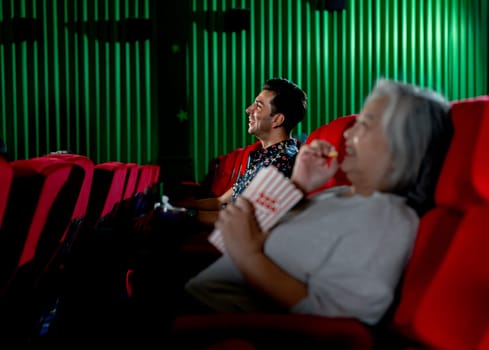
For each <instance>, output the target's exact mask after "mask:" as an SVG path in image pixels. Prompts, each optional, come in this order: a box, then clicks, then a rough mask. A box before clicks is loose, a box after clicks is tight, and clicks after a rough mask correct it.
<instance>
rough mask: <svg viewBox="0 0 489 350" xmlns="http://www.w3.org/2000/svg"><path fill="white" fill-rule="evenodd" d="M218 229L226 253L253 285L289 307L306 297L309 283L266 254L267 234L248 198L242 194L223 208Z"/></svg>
mask: <svg viewBox="0 0 489 350" xmlns="http://www.w3.org/2000/svg"><path fill="white" fill-rule="evenodd" d="M216 228H218V229H219V230H220V231H221V234H222V235H223V239H224V243H225V245H226V251H227V253H228V254H229V256H230V257H231V259H232V260H233V262H234V263H235V264H236V266H237V268H238V269H239V270H240V271H241V273H242V274H243V276H244V278H245V279H246V281H247V282H248V283H249V284H250V286H252V287H253V288H255V289H256V290H258V291H260V292H262V293H264V294H265V295H267V296H268V297H270V298H272V299H274V300H275V301H276V302H277V303H279V304H280V305H283V306H285V307H287V308H291V307H293V306H294V305H295V304H297V303H298V302H299V301H300V300H302V299H303V298H305V297H306V295H307V287H306V285H305V284H304V283H302V282H300V281H298V280H297V279H295V278H293V277H292V276H291V275H289V274H288V273H287V272H285V271H284V270H282V269H281V268H280V267H279V266H278V265H276V264H275V263H274V262H273V261H271V260H270V259H269V258H268V257H267V256H266V255H265V254H264V252H263V245H264V242H265V240H266V237H267V234H265V233H262V232H261V230H260V228H259V226H258V224H257V222H256V218H255V215H254V207H253V205H252V204H251V203H250V202H249V201H248V200H246V199H244V198H242V197H240V198H238V200H237V202H236V204H230V205H228V206H227V208H226V209H224V210H222V211H221V213H220V214H219V218H218V220H217V222H216Z"/></svg>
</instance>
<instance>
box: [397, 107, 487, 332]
mask: <svg viewBox="0 0 489 350" xmlns="http://www.w3.org/2000/svg"><path fill="white" fill-rule="evenodd" d="M488 108H489V100H488V99H487V98H485V97H480V98H474V99H467V100H462V101H457V102H455V103H453V104H452V110H451V115H452V120H453V125H454V134H453V138H452V141H451V144H450V148H449V150H448V153H447V156H446V158H445V161H444V164H443V168H442V171H441V174H440V177H439V180H438V183H437V188H436V192H435V203H436V207H435V208H434V209H432V210H431V211H429V212H428V213H427V214H425V215H424V216H423V217H422V218H421V222H420V227H419V230H418V235H417V238H416V242H415V246H414V249H413V253H412V256H411V259H410V262H409V264H408V266H407V268H406V271H405V274H404V278H403V281H402V284H401V289H400V302H399V305H398V306H397V308H396V309H395V312H394V316H393V319H392V324H391V325H392V328H393V329H394V330H395V332H396V333H398V334H400V335H403V336H405V337H408V338H412V339H417V338H419V335H418V334H416V330H415V329H414V324H413V322H414V320H415V319H416V318H417V316H416V315H417V314H418V312H419V310H420V305H421V303H422V302H423V299H424V298H425V297H426V292H427V290H428V288H429V287H430V285H431V284H432V280H433V278H434V276H435V275H436V274H437V273H438V270H439V268H440V266H441V264H442V263H443V261H444V259H445V257H446V254H447V251H448V249H449V248H450V246H451V245H452V241H453V239H454V237H455V234H456V233H457V229H458V227H459V225H460V224H461V222H462V220H463V218H464V216H465V215H466V212H467V209H468V208H469V207H470V206H471V205H473V204H474V203H481V202H482V201H483V198H482V197H481V195H480V193H479V192H478V191H477V189H476V185H475V183H474V181H473V176H472V169H473V167H474V159H475V155H476V144H477V142H478V141H477V140H478V139H480V137H481V125H482V123H483V120H484V119H487V109H488ZM457 235H458V233H457Z"/></svg>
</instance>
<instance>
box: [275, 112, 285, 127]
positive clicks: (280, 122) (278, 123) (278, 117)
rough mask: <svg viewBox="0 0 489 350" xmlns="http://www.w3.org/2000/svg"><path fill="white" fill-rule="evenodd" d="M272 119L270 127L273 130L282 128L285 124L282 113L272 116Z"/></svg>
mask: <svg viewBox="0 0 489 350" xmlns="http://www.w3.org/2000/svg"><path fill="white" fill-rule="evenodd" d="M272 118H273V121H272V126H273V127H274V128H278V127H280V126H282V125H283V124H284V122H285V115H283V114H282V113H277V114H274V115H273V116H272Z"/></svg>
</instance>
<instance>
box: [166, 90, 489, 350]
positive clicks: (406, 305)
mask: <svg viewBox="0 0 489 350" xmlns="http://www.w3.org/2000/svg"><path fill="white" fill-rule="evenodd" d="M451 115H452V118H453V124H454V136H453V139H452V143H451V146H450V149H449V151H448V154H447V157H446V159H445V162H444V166H443V169H442V172H441V175H440V178H439V180H438V183H437V188H436V193H435V202H436V206H435V208H433V209H432V210H430V211H429V212H428V213H427V214H425V215H424V216H423V217H422V218H421V223H420V227H419V231H418V236H417V240H416V243H415V247H414V251H413V254H412V257H411V260H410V262H409V264H408V266H407V268H406V271H405V273H404V275H403V279H402V281H401V283H400V285H399V288H398V296H397V300H396V302H395V303H394V304H393V305H392V308H391V310H389V312H388V313H387V314H386V316H385V318H384V320H383V321H382V322H381V323H380V324H379V325H378V326H377V327H374V328H370V327H367V326H366V325H364V324H362V323H361V322H359V321H358V320H356V319H354V318H328V317H321V316H314V315H298V314H261V313H248V314H242V313H225V314H212V315H183V316H180V317H178V318H177V319H176V321H175V322H174V324H173V334H174V336H175V341H176V343H177V344H179V345H180V346H181V347H193V348H207V349H229V348H233V349H261V348H308V349H309V348H328V349H362V350H365V349H367V350H368V349H403V350H407V349H410V350H416V349H447V350H451V349H453V350H463V349H477V350H487V349H489V312H488V311H489V298H488V296H489V264H488V261H487V254H488V251H489V225H488V218H489V152H488V151H487V150H488V149H489V96H479V97H475V98H469V99H464V100H460V101H454V102H453V103H452V110H451ZM352 119H354V116H348V117H345V118H337V119H335V121H333V122H331V123H329V124H328V125H324V126H322V127H320V128H318V129H317V130H315V131H314V132H313V133H312V134H311V135H310V136H309V139H308V141H306V142H310V141H311V140H312V139H313V138H321V139H326V140H328V141H330V142H331V143H333V144H334V145H335V146H336V148H337V149H338V150H340V152H341V151H342V147H341V143H342V142H343V141H342V137H343V136H342V135H343V131H344V130H345V129H346V128H347V127H348V126H349V125H351V124H350V123H351V122H352ZM340 157H341V154H340ZM337 176H339V178H335V179H334V180H332V181H333V183H329V184H325V185H324V186H325V187H328V186H331V185H334V184H341V183H343V182H344V181H345V178H343V176H344V174H338V175H337Z"/></svg>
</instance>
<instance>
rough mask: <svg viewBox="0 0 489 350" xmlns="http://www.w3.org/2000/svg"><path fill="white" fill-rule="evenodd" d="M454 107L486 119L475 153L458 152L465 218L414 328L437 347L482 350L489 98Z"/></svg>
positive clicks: (487, 268)
mask: <svg viewBox="0 0 489 350" xmlns="http://www.w3.org/2000/svg"><path fill="white" fill-rule="evenodd" d="M453 108H454V112H455V113H459V115H460V119H463V117H465V119H464V122H465V123H470V121H469V120H471V119H472V118H477V119H480V123H479V125H478V129H477V130H476V132H474V133H473V134H472V139H471V140H470V143H471V144H475V149H474V150H473V151H472V152H470V153H464V149H463V148H459V149H457V152H458V154H459V156H460V159H459V163H458V164H456V163H453V164H452V165H453V167H458V168H461V169H466V171H467V176H464V177H463V178H462V177H458V178H456V179H454V181H457V185H458V188H459V189H460V190H461V191H463V198H459V202H461V203H463V205H464V211H465V215H464V217H463V219H462V220H461V222H460V225H459V227H458V229H457V232H456V235H455V237H454V238H453V241H452V243H451V245H450V247H449V249H448V251H447V254H446V258H445V259H444V261H443V263H442V264H441V265H440V267H439V268H438V270H437V272H436V274H435V275H434V276H433V278H432V280H431V282H430V284H429V288H428V289H427V290H426V293H425V295H424V296H423V298H422V299H421V300H420V304H419V307H418V310H417V312H416V314H415V315H414V316H415V317H414V320H413V328H414V331H415V333H416V336H417V337H418V338H419V339H420V340H421V341H422V342H423V344H426V345H427V346H429V347H431V348H436V349H447V350H450V349H453V350H455V349H460V350H461V349H476V348H477V346H478V344H479V343H480V342H483V341H484V340H483V339H484V337H485V332H486V330H487V329H489V312H488V311H489V300H488V298H487V292H488V291H489V264H488V263H487V252H488V250H489V226H488V225H487V220H488V217H489V186H488V179H489V166H488V164H489V153H488V152H487V149H488V147H489V96H483V97H479V98H475V99H469V100H465V101H461V102H457V103H456V104H454V106H453ZM460 122H462V121H460ZM468 137H469V135H467V138H468ZM466 142H467V143H469V140H466ZM459 146H460V147H462V146H461V145H459ZM467 158H468V159H469V160H466V159H467ZM462 159H463V160H462ZM466 166H467V167H466ZM452 185H454V183H452ZM445 194H447V195H454V190H453V188H448V187H447V191H446V192H445ZM461 195H462V193H461ZM459 197H461V196H459ZM440 234H443V232H440Z"/></svg>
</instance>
